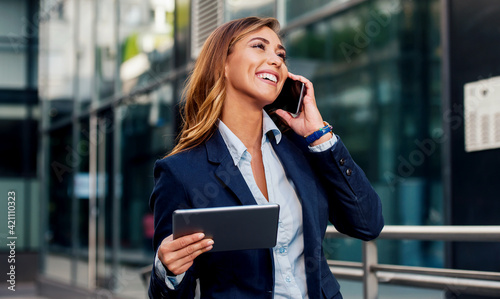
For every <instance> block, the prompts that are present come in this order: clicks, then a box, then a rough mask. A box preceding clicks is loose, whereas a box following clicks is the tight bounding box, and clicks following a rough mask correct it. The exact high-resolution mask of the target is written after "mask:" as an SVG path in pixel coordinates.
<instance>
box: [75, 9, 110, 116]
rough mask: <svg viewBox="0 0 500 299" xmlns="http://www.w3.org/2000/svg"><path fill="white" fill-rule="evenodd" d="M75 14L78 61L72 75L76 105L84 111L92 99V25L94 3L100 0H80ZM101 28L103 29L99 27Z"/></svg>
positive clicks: (93, 52) (93, 58) (93, 60)
mask: <svg viewBox="0 0 500 299" xmlns="http://www.w3.org/2000/svg"><path fill="white" fill-rule="evenodd" d="M76 2H77V3H78V4H79V7H78V10H77V12H76V13H77V14H78V15H75V16H74V20H75V22H78V29H79V30H78V49H77V51H78V53H76V51H75V52H74V53H73V55H76V54H78V61H77V64H76V65H75V71H74V76H75V78H76V80H77V81H76V84H77V89H76V90H75V97H76V99H75V100H76V101H77V102H78V103H77V105H80V111H82V112H84V111H85V110H86V108H87V107H89V105H90V102H91V100H92V91H93V88H94V86H93V80H94V72H95V64H96V63H95V59H96V51H95V50H94V42H95V41H94V38H95V37H94V36H93V35H94V31H93V28H94V25H93V23H94V22H95V5H96V3H99V2H100V1H93V0H80V1H76ZM100 30H103V29H100Z"/></svg>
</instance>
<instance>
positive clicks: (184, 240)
mask: <svg viewBox="0 0 500 299" xmlns="http://www.w3.org/2000/svg"><path fill="white" fill-rule="evenodd" d="M169 237H170V236H169ZM204 237H205V234H204V233H194V234H191V235H187V236H184V237H180V238H178V239H175V240H172V241H171V242H168V243H167V245H166V247H167V250H168V251H177V250H180V249H182V248H185V247H187V246H189V245H191V244H193V243H196V242H198V241H200V240H201V239H203V238H204ZM167 238H168V237H167ZM162 244H163V242H162Z"/></svg>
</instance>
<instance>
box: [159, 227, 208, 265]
mask: <svg viewBox="0 0 500 299" xmlns="http://www.w3.org/2000/svg"><path fill="white" fill-rule="evenodd" d="M204 237H205V234H203V233H194V234H192V235H187V236H184V237H181V238H178V239H175V240H174V237H173V235H170V236H168V237H166V238H165V239H163V241H162V242H161V244H160V247H159V248H158V258H159V259H160V261H161V262H162V263H163V265H164V266H165V267H166V268H167V269H168V270H169V271H170V272H172V273H174V274H175V275H179V274H182V273H184V272H186V271H187V270H188V269H189V267H191V265H193V261H194V259H195V258H196V257H197V256H199V255H200V254H202V253H203V252H207V251H209V250H211V249H212V248H213V244H214V241H213V240H211V239H203V238H204Z"/></svg>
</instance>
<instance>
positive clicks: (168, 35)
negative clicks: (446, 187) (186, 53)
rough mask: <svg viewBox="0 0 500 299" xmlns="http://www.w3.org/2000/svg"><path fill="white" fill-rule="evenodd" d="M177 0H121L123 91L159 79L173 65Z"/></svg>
mask: <svg viewBox="0 0 500 299" xmlns="http://www.w3.org/2000/svg"><path fill="white" fill-rule="evenodd" d="M174 8H175V1H174V0H164V1H160V0H155V1H141V0H127V1H121V2H120V13H121V15H120V30H119V31H120V37H119V42H120V44H121V49H120V51H121V56H120V57H121V62H120V79H121V80H122V88H123V89H122V92H123V93H128V92H130V91H132V90H134V89H137V88H140V87H142V86H145V85H147V84H151V83H153V82H157V81H158V80H159V79H160V78H161V77H162V76H164V74H165V73H166V72H168V71H170V70H172V67H173V63H174V62H173V44H174V30H173V28H174V26H173V22H174Z"/></svg>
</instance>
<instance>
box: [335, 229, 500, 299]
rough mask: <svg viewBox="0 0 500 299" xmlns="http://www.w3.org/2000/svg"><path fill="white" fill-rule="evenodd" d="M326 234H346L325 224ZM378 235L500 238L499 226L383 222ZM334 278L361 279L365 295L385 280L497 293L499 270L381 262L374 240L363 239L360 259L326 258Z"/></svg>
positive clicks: (372, 294) (368, 298) (369, 298)
mask: <svg viewBox="0 0 500 299" xmlns="http://www.w3.org/2000/svg"><path fill="white" fill-rule="evenodd" d="M325 237H326V238H346V237H347V236H346V235H343V234H341V233H339V232H338V231H336V230H335V228H334V227H333V226H329V227H328V229H327V232H326V236H325ZM379 239H393V240H427V241H429V240H434V241H477V242H500V226H407V225H404V226H392V225H388V226H385V227H384V229H383V230H382V232H381V234H380V236H379ZM328 264H329V265H330V270H331V271H332V273H333V274H334V275H335V276H336V277H337V278H343V279H351V280H362V281H363V296H364V298H365V299H375V298H378V284H379V283H387V284H395V285H405V286H414V287H423V288H433V289H442V290H448V291H451V292H454V293H466V294H475V295H485V296H500V272H487V271H469V270H457V269H438V268H426V267H411V266H397V265H384V264H379V263H378V254H377V245H376V241H369V242H363V262H362V263H357V262H345V261H333V260H328Z"/></svg>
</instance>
